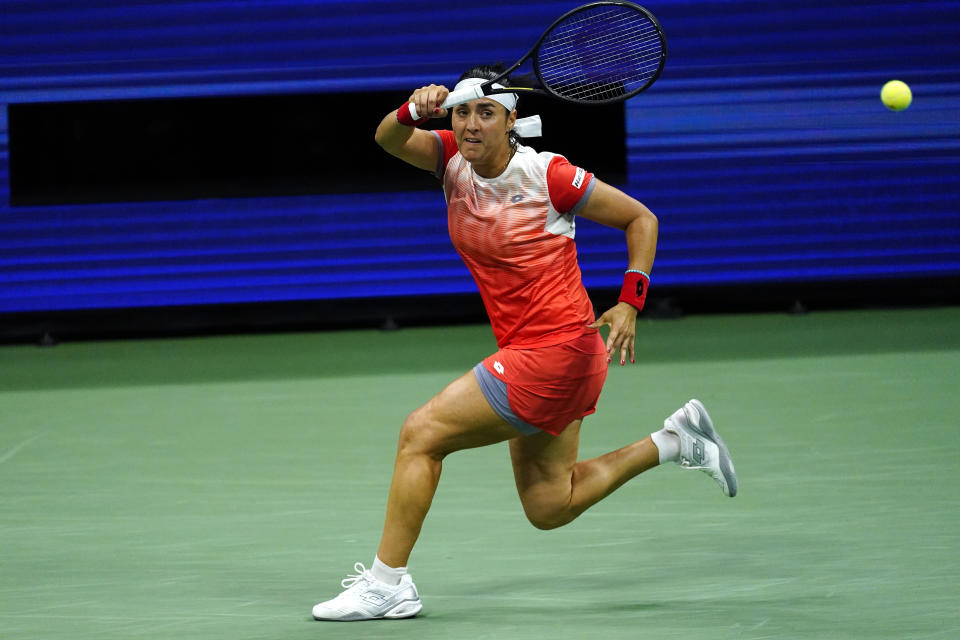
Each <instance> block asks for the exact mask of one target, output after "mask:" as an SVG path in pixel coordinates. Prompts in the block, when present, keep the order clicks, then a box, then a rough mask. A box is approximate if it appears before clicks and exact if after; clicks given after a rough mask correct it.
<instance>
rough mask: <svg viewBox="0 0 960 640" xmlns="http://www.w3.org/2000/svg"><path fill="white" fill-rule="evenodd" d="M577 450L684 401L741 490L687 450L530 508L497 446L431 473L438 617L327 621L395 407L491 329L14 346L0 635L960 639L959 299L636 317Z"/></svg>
mask: <svg viewBox="0 0 960 640" xmlns="http://www.w3.org/2000/svg"><path fill="white" fill-rule="evenodd" d="M638 336H639V338H638V344H639V349H638V358H637V360H638V364H637V365H634V366H630V367H625V368H622V369H621V368H620V367H614V369H613V370H612V371H611V373H610V376H609V378H608V382H607V386H606V388H605V390H604V393H603V396H602V397H601V401H600V406H599V410H598V412H597V414H596V415H594V416H592V417H590V418H588V419H587V421H586V422H585V424H584V434H583V443H582V455H583V456H593V455H597V454H599V453H603V452H605V451H607V450H609V449H612V448H615V447H619V446H621V445H623V444H626V443H627V442H630V441H632V440H635V439H638V438H640V437H642V436H645V435H646V434H648V433H649V432H650V431H652V430H654V429H656V428H659V426H660V425H661V424H662V420H663V418H664V417H666V416H667V415H669V414H670V413H671V412H672V411H673V410H674V409H675V408H677V407H678V406H680V404H682V403H683V402H684V401H685V400H687V399H689V398H690V397H698V398H700V399H701V400H703V401H704V403H705V404H706V405H707V407H708V408H709V409H710V411H711V414H712V415H713V417H714V420H715V422H716V424H717V426H718V428H719V430H720V432H721V434H722V435H723V436H724V439H725V440H726V441H727V443H728V444H729V445H730V448H731V450H732V452H733V455H734V460H735V462H736V465H737V471H738V472H739V475H740V483H741V495H740V496H738V497H737V498H735V499H733V500H730V499H728V498H724V497H723V496H722V495H721V493H720V491H719V490H718V489H717V487H716V486H715V485H714V483H713V482H712V481H711V480H710V479H709V478H707V477H705V476H703V475H701V474H698V473H687V472H682V471H680V470H679V469H677V468H675V467H671V468H659V469H655V470H653V471H652V472H650V473H648V474H645V475H642V476H640V477H639V478H637V479H635V480H634V481H632V482H631V483H629V484H627V485H626V486H624V487H623V488H622V489H620V490H619V491H618V492H617V493H615V494H614V495H613V496H611V497H610V498H608V499H607V500H606V501H604V502H602V503H601V504H599V505H598V506H597V507H595V508H594V509H593V510H591V511H588V512H587V513H586V514H585V515H584V516H583V517H581V518H580V519H579V520H577V521H576V522H574V523H573V524H571V525H569V526H567V527H565V528H562V529H559V530H556V531H550V532H542V531H538V530H536V529H534V528H533V527H532V526H530V525H529V524H528V523H527V521H526V520H525V519H524V516H523V513H522V511H521V509H520V505H519V500H518V499H517V497H516V494H515V491H514V488H513V484H512V475H511V470H510V464H509V460H508V455H507V452H506V445H499V446H496V447H492V448H488V449H483V450H474V451H466V452H461V453H458V454H455V455H453V456H452V457H450V458H448V460H447V462H446V463H445V469H444V477H443V480H442V481H441V484H440V490H439V492H438V494H437V497H436V500H435V502H434V507H433V510H432V511H431V513H430V516H429V517H428V519H427V523H426V525H425V528H424V533H423V536H422V537H421V540H420V543H419V545H418V547H417V549H416V550H415V551H414V556H413V558H412V560H411V571H412V572H413V574H414V577H415V578H416V581H417V585H418V587H419V588H420V590H421V592H422V597H423V602H424V606H425V609H424V613H423V614H422V615H421V616H420V617H418V618H415V619H413V620H407V621H398V622H366V623H319V622H314V621H312V620H311V619H310V608H311V607H312V606H313V604H315V603H316V602H318V601H320V600H325V599H327V598H330V597H332V596H333V595H335V594H336V593H337V592H338V591H339V580H340V579H341V578H343V577H345V576H346V574H347V573H348V572H350V573H352V572H353V571H352V567H353V564H354V562H357V561H360V562H363V563H364V564H366V565H367V566H368V567H369V565H370V563H371V561H372V559H373V554H374V551H375V549H376V544H377V541H378V538H379V534H380V527H381V524H382V517H383V508H384V504H385V500H386V491H387V486H388V482H389V479H390V475H391V470H392V459H393V453H394V446H395V440H396V433H397V430H398V428H399V425H400V423H401V422H402V420H403V418H404V417H405V416H406V414H407V413H408V412H409V411H410V410H411V409H413V408H415V407H416V406H417V405H419V404H420V403H422V402H423V401H425V400H426V399H427V398H429V397H430V396H431V395H432V394H433V393H435V392H436V391H438V390H439V389H440V388H441V387H442V386H443V385H445V384H446V383H447V382H448V381H450V380H451V379H452V378H453V377H454V376H455V375H459V374H460V373H462V372H464V371H466V370H468V369H469V368H470V367H471V366H472V365H473V364H474V363H475V362H476V361H477V360H479V359H480V358H482V357H483V356H484V355H486V354H487V353H489V352H490V351H492V350H493V349H494V343H493V339H492V335H491V333H490V330H489V328H488V327H486V326H463V327H448V328H420V329H406V330H401V331H396V332H389V333H385V332H378V331H344V332H328V333H315V334H280V335H259V336H231V337H212V338H193V339H171V340H145V341H120V342H88V343H71V344H63V345H60V346H58V347H55V348H49V349H42V348H39V347H34V346H8V347H2V348H0V425H2V428H0V637H2V638H4V640H14V639H17V640H19V639H29V640H41V639H46V638H57V639H62V638H70V639H72V640H81V639H84V638H97V639H99V640H103V639H107V638H123V639H132V638H178V639H179V638H198V639H207V638H230V639H243V638H283V639H295V638H351V639H354V638H360V639H363V638H418V639H432V638H437V639H441V638H442V639H451V638H468V639H481V638H498V639H499V638H518V639H524V638H550V639H551V640H560V639H565V638H571V639H580V638H605V639H606V638H650V639H661V638H683V639H685V640H689V639H693V638H713V639H725V638H831V639H843V638H870V639H878V638H898V639H899V638H944V639H946V638H957V637H960V616H958V611H960V562H958V560H960V435H958V427H960V308H940V309H921V310H898V311H863V312H829V313H813V314H809V315H804V316H788V315H777V314H764V315H729V316H692V317H688V318H684V319H680V320H672V321H646V320H644V321H642V322H641V325H640V330H639V334H638Z"/></svg>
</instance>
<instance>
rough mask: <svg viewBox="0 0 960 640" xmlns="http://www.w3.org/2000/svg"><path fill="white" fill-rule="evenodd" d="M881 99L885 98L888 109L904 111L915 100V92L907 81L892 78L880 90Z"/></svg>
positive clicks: (884, 101)
mask: <svg viewBox="0 0 960 640" xmlns="http://www.w3.org/2000/svg"><path fill="white" fill-rule="evenodd" d="M880 99H881V100H883V104H885V105H886V107H887V109H890V110H891V111H903V110H904V109H906V108H907V107H909V106H910V103H911V102H913V93H912V92H911V91H910V87H909V86H907V83H906V82H901V81H899V80H891V81H890V82H888V83H887V84H885V85H883V89H881V90H880Z"/></svg>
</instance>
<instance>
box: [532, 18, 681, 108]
mask: <svg viewBox="0 0 960 640" xmlns="http://www.w3.org/2000/svg"><path fill="white" fill-rule="evenodd" d="M662 57H663V41H662V37H661V34H660V31H659V29H658V27H657V26H656V25H655V24H654V23H653V22H652V21H651V20H650V19H649V18H648V17H647V16H646V15H644V14H643V13H642V12H640V11H637V10H635V9H630V8H625V7H622V6H606V7H599V8H596V9H594V10H588V11H583V12H580V13H577V14H574V15H573V16H571V17H570V18H569V19H568V20H566V21H564V22H562V23H560V24H558V25H555V26H554V28H553V29H552V30H551V32H550V33H549V34H548V35H547V37H546V38H544V41H543V43H541V45H540V48H539V50H538V53H537V58H538V68H539V71H540V75H541V78H542V80H543V82H544V84H546V85H548V86H549V88H550V89H551V90H552V91H554V92H556V93H558V94H560V95H562V96H564V97H567V98H573V99H576V100H582V101H587V102H591V101H599V100H606V99H609V98H615V97H618V96H622V95H626V94H628V93H631V92H633V91H636V90H638V89H640V88H643V87H644V86H645V85H646V84H647V83H648V82H649V81H650V80H651V79H652V78H654V77H655V76H656V74H657V72H658V70H659V68H660V62H661V59H662Z"/></svg>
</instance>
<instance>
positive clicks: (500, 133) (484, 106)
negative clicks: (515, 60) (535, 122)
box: [451, 98, 517, 165]
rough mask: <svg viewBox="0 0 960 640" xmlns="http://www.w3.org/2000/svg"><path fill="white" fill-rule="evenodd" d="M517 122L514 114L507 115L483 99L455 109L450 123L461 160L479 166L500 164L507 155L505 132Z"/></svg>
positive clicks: (459, 105)
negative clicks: (461, 156) (462, 158)
mask: <svg viewBox="0 0 960 640" xmlns="http://www.w3.org/2000/svg"><path fill="white" fill-rule="evenodd" d="M516 119H517V112H516V111H513V112H511V113H510V114H509V115H508V114H507V109H506V107H504V106H503V105H502V104H500V103H499V102H494V101H493V100H488V99H485V98H478V99H477V100H472V101H470V102H465V103H464V104H458V105H457V106H455V107H454V108H453V113H452V114H451V122H452V124H453V133H454V136H455V137H456V139H457V147H458V148H459V149H460V153H461V154H462V155H463V157H464V159H465V160H467V161H468V162H470V163H471V164H478V163H479V164H480V165H487V164H490V165H493V164H496V163H498V162H499V163H502V162H503V159H504V157H506V156H508V155H509V152H510V141H509V138H508V137H507V132H508V131H509V130H510V129H511V128H512V127H513V123H514V122H515V121H516Z"/></svg>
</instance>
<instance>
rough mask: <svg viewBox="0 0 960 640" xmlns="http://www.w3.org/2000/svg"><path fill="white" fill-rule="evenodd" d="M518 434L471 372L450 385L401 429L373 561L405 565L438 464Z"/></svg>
mask: <svg viewBox="0 0 960 640" xmlns="http://www.w3.org/2000/svg"><path fill="white" fill-rule="evenodd" d="M519 435H521V433H520V432H519V431H517V430H516V429H515V428H514V427H512V426H511V425H510V424H508V423H507V422H506V421H505V420H503V418H501V417H500V416H499V415H497V413H496V412H494V410H493V409H492V408H490V404H489V403H488V402H487V399H486V398H485V397H484V395H483V392H482V391H481V390H480V385H479V384H478V383H477V380H476V377H475V376H474V374H473V372H472V371H470V372H468V373H466V374H464V375H463V376H461V377H460V378H458V379H456V380H454V381H453V382H452V383H450V384H449V385H448V386H447V387H446V388H445V389H444V390H443V391H441V392H440V393H439V394H437V395H436V396H434V397H433V398H432V399H430V401H428V402H427V404H425V405H424V406H423V407H421V408H419V409H417V410H416V411H414V412H413V413H411V414H410V416H409V417H408V418H407V420H406V421H405V422H404V424H403V428H402V429H401V430H400V441H399V443H398V445H397V457H396V461H395V463H394V469H393V481H392V482H391V484H390V494H389V496H388V498H387V514H386V519H385V522H384V526H383V536H382V537H381V539H380V548H379V549H378V551H377V556H378V557H379V558H380V560H381V561H383V562H384V563H385V564H386V565H388V566H390V567H403V566H406V564H407V560H408V559H409V557H410V552H411V551H412V550H413V545H414V544H415V543H416V541H417V537H418V536H419V535H420V528H421V526H422V525H423V521H424V519H425V518H426V515H427V511H428V510H429V509H430V504H431V502H432V501H433V495H434V493H435V492H436V489H437V483H438V482H439V480H440V471H441V469H442V466H443V459H444V458H445V457H446V456H447V455H449V454H451V453H453V452H454V451H459V450H461V449H472V448H475V447H482V446H486V445H490V444H494V443H497V442H502V441H504V440H510V439H512V438H515V437H517V436H519Z"/></svg>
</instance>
